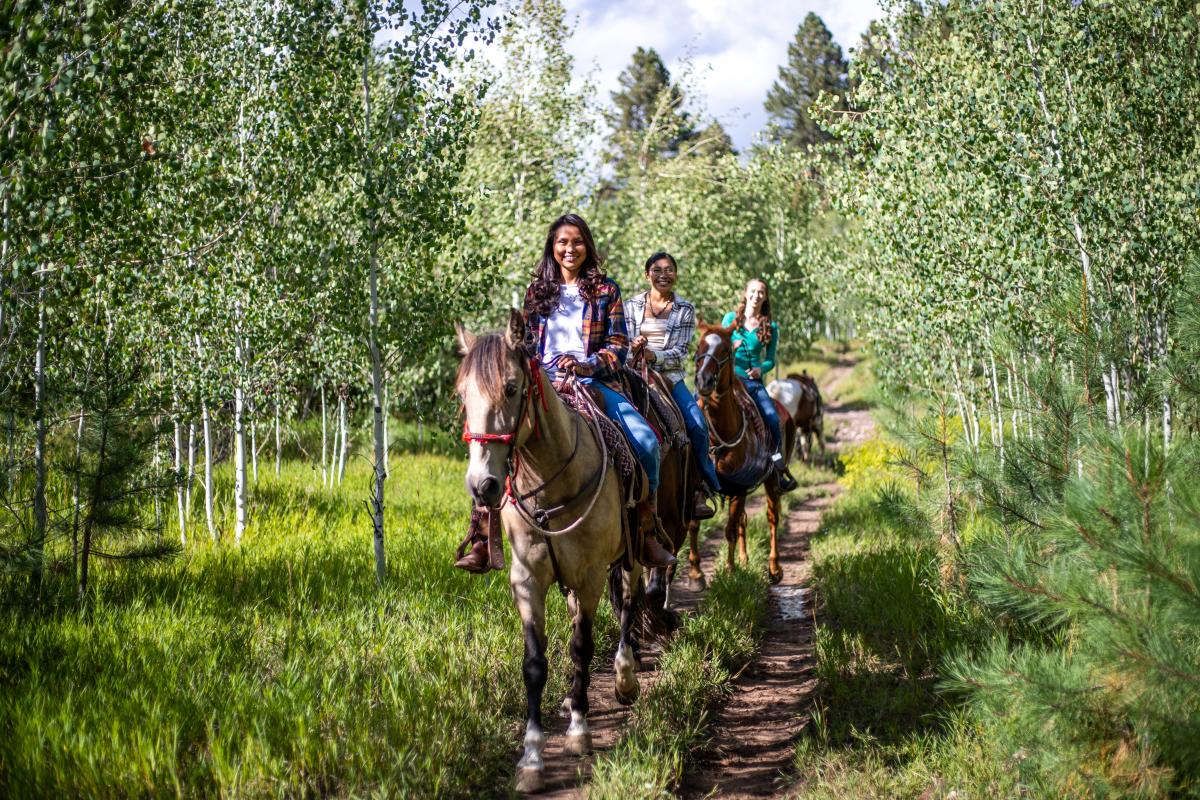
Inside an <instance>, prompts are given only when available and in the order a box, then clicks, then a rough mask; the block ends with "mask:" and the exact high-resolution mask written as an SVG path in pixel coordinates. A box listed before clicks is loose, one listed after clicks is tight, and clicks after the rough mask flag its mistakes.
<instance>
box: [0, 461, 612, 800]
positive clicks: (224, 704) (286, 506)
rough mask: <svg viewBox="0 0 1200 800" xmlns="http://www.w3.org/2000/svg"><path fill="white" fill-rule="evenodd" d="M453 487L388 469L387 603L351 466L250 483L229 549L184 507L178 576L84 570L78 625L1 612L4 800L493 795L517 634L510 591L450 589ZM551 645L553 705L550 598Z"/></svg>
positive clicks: (462, 578) (302, 468) (506, 756)
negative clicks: (186, 519) (328, 480)
mask: <svg viewBox="0 0 1200 800" xmlns="http://www.w3.org/2000/svg"><path fill="white" fill-rule="evenodd" d="M260 466H261V465H260ZM462 474H463V465H462V462H461V461H457V460H454V459H450V458H446V457H442V456H433V455H424V456H404V457H402V458H400V457H398V458H394V459H393V464H392V472H391V478H390V480H389V482H388V497H387V520H386V524H387V556H388V571H389V576H388V580H387V582H386V584H385V585H384V586H383V587H382V588H378V587H376V585H375V581H374V570H373V560H372V549H371V542H370V523H369V519H368V517H367V514H366V511H365V507H364V500H365V498H366V496H367V491H366V489H367V485H368V481H369V470H368V468H367V465H366V464H365V462H363V461H362V460H361V459H355V460H354V461H352V462H351V463H350V465H348V468H347V474H346V481H345V483H344V484H343V485H342V486H341V487H338V488H335V489H332V490H326V489H322V488H321V486H320V473H319V470H314V469H313V468H312V466H311V465H307V464H301V463H298V462H289V463H287V464H285V468H284V473H283V475H282V476H281V478H279V479H277V478H275V476H274V475H273V468H272V469H270V470H263V471H262V472H261V474H260V480H259V482H258V483H257V484H256V485H255V486H254V487H253V489H252V497H253V511H254V513H255V516H254V518H253V521H252V524H251V526H250V528H249V530H248V531H247V535H246V538H245V540H244V541H243V543H242V545H241V547H240V548H238V547H234V546H232V545H231V544H219V545H213V544H211V543H210V542H208V540H207V532H206V531H205V530H204V525H203V511H202V506H201V505H200V503H199V502H197V503H196V512H195V513H194V514H193V518H192V544H190V545H189V547H188V548H187V550H186V552H185V553H184V555H182V556H180V557H178V558H176V559H173V560H171V561H169V562H167V563H165V564H158V565H150V566H140V567H123V566H121V565H120V564H114V563H111V562H102V561H101V562H98V563H97V564H96V571H95V573H94V583H93V592H92V595H91V597H90V598H89V602H88V603H87V605H86V606H85V607H84V608H83V609H80V608H79V607H77V606H75V605H74V604H72V603H70V602H63V603H60V604H58V606H57V608H58V610H57V611H50V612H47V611H46V610H45V608H42V609H40V610H37V611H31V610H24V609H22V608H21V607H20V606H7V607H5V608H4V609H3V611H2V612H0V719H3V720H4V721H5V722H4V736H3V738H2V739H0V795H3V796H7V797H32V796H41V797H54V796H59V797H87V796H93V797H95V796H118V795H119V796H160V795H179V796H189V797H197V796H213V795H223V796H240V797H296V796H315V795H321V796H325V795H333V796H366V795H380V796H412V797H429V796H439V797H441V796H478V795H479V794H481V793H491V794H504V793H505V792H506V789H505V788H504V787H505V786H507V785H508V784H509V782H510V776H511V774H512V768H513V759H512V751H513V748H514V746H515V742H516V740H517V737H516V728H517V725H518V724H519V722H520V719H521V718H522V717H523V705H524V689H523V687H522V684H521V678H520V659H521V647H522V644H521V636H520V627H519V620H518V619H517V617H516V612H515V611H514V609H513V607H512V603H511V600H510V598H509V592H508V586H507V578H506V575H504V574H501V573H491V574H490V575H489V576H487V577H483V578H478V577H471V576H469V575H467V574H465V573H462V572H460V571H458V570H454V569H453V568H452V567H451V561H452V552H453V545H454V544H455V543H456V542H457V541H458V539H459V538H460V537H461V535H462V533H463V530H464V525H465V522H466V517H467V510H468V509H467V506H468V501H467V499H466V497H465V495H464V493H463V489H462ZM220 477H221V481H220V488H221V494H222V496H223V497H228V475H226V474H224V473H222V474H221V476H220ZM168 508H170V507H168ZM221 528H222V529H223V530H224V531H226V532H228V531H229V530H230V529H231V528H232V524H231V520H230V519H229V513H228V509H225V514H224V516H223V517H222V520H221ZM167 530H168V532H173V531H174V529H173V528H172V527H171V525H168V527H167ZM228 538H229V534H228V533H226V539H227V540H228ZM66 592H69V587H64V593H66ZM611 626H612V618H611V614H609V613H608V612H604V615H603V617H602V624H601V625H600V626H598V629H599V630H601V631H602V632H603V631H610V630H611ZM547 627H548V631H549V633H550V659H551V665H552V666H551V683H550V685H549V686H548V688H547V695H546V696H547V697H555V696H561V694H562V693H563V692H565V690H566V676H567V670H568V665H569V659H568V657H567V654H566V646H565V645H566V638H567V635H568V633H569V630H568V625H567V620H566V614H565V609H564V604H563V603H562V601H561V599H560V598H558V597H557V593H553V592H552V593H551V599H550V613H549V619H548V624H547ZM609 635H610V634H609Z"/></svg>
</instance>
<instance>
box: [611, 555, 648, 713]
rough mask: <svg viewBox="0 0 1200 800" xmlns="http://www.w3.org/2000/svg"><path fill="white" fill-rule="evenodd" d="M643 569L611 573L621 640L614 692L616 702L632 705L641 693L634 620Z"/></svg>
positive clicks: (615, 663) (613, 600)
mask: <svg viewBox="0 0 1200 800" xmlns="http://www.w3.org/2000/svg"><path fill="white" fill-rule="evenodd" d="M641 579H642V576H641V568H640V567H639V566H638V565H636V564H635V565H634V568H633V572H626V571H625V570H624V569H623V568H622V567H620V566H616V567H613V568H612V569H611V571H610V572H609V585H610V587H611V589H610V593H611V595H612V602H613V606H614V607H615V608H619V609H620V613H621V638H620V639H619V640H618V642H617V654H616V655H615V656H614V657H613V670H614V672H615V673H616V681H615V688H614V692H615V694H616V696H617V702H619V703H621V704H623V705H631V704H632V703H633V701H635V700H637V698H638V694H640V693H641V686H640V685H639V684H638V677H637V670H638V663H637V655H636V649H637V643H636V642H635V640H634V637H633V619H634V615H635V613H636V611H637V606H636V602H637V585H638V582H639V581H641Z"/></svg>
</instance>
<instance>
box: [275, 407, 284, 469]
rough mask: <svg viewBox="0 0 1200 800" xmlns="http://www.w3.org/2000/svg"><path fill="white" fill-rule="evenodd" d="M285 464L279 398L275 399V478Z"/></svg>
mask: <svg viewBox="0 0 1200 800" xmlns="http://www.w3.org/2000/svg"><path fill="white" fill-rule="evenodd" d="M282 463H283V434H282V431H281V430H280V425H279V398H275V477H276V478H278V477H279V469H280V466H281V465H282Z"/></svg>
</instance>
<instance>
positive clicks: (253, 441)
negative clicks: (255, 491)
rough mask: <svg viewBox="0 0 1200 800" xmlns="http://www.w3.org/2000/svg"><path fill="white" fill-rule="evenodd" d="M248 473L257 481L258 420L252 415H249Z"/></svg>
mask: <svg viewBox="0 0 1200 800" xmlns="http://www.w3.org/2000/svg"><path fill="white" fill-rule="evenodd" d="M250 413H251V414H252V415H253V413H254V412H253V411H251V412H250ZM250 474H251V476H252V477H253V478H254V482H255V483H258V422H257V421H256V420H255V419H254V417H253V416H251V417H250Z"/></svg>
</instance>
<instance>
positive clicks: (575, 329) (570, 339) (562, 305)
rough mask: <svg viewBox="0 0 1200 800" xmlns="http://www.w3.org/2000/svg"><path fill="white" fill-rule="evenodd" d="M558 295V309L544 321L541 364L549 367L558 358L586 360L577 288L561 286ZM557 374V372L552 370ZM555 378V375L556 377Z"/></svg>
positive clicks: (582, 302) (581, 311)
mask: <svg viewBox="0 0 1200 800" xmlns="http://www.w3.org/2000/svg"><path fill="white" fill-rule="evenodd" d="M560 289H561V291H560V292H559V295H558V308H556V309H554V313H553V314H551V315H550V317H549V318H548V319H547V320H546V346H545V347H544V348H542V363H543V364H545V365H546V366H547V367H550V366H551V364H552V363H553V362H554V359H556V358H557V357H558V356H575V358H576V359H578V360H579V361H584V360H586V359H587V350H585V349H584V345H583V305H584V300H583V298H582V297H580V296H579V287H578V286H567V285H563V286H562V287H560ZM552 371H553V372H555V373H557V370H552ZM556 377H557V375H556Z"/></svg>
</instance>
